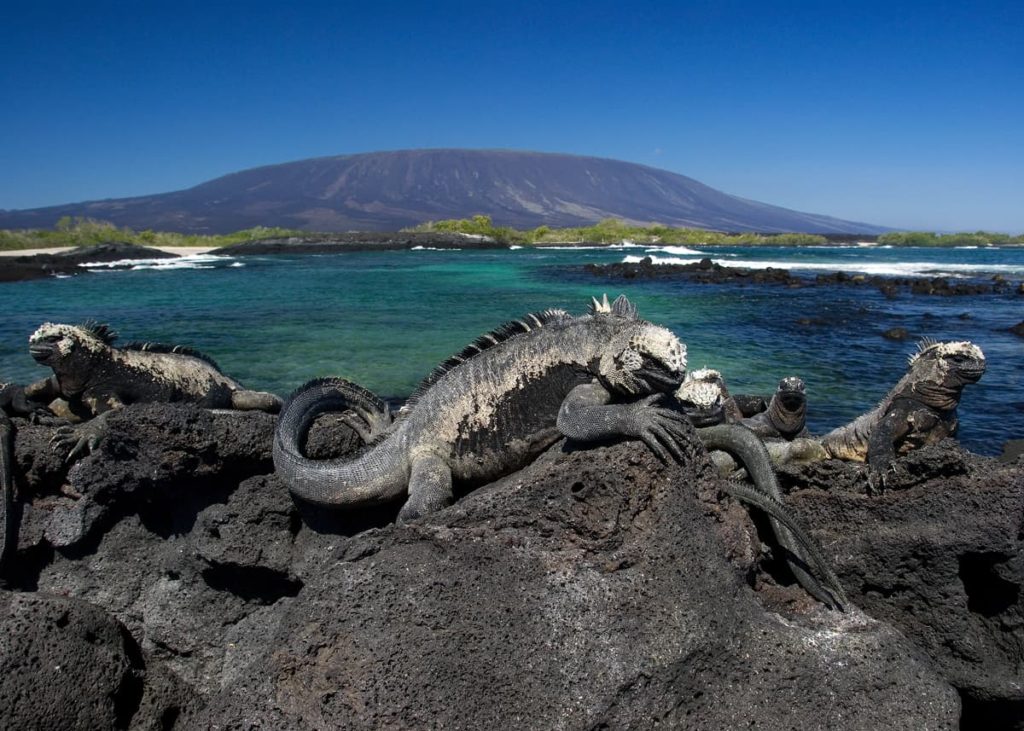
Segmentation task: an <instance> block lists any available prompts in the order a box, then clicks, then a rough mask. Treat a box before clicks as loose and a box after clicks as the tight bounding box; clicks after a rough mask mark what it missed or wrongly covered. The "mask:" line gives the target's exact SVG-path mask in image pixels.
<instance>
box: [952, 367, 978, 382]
mask: <svg viewBox="0 0 1024 731" xmlns="http://www.w3.org/2000/svg"><path fill="white" fill-rule="evenodd" d="M956 372H957V375H959V376H960V378H961V380H963V381H967V382H968V383H977V382H978V381H979V380H980V379H981V377H982V376H983V375H985V366H983V365H978V366H961V367H958V368H957V369H956Z"/></svg>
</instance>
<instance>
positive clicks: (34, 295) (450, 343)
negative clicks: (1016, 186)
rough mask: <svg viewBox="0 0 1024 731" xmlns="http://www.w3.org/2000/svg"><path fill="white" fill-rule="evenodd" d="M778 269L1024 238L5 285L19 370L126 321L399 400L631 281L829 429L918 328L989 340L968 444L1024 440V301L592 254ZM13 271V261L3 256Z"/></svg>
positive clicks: (487, 259) (135, 332)
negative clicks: (656, 270) (57, 344)
mask: <svg viewBox="0 0 1024 731" xmlns="http://www.w3.org/2000/svg"><path fill="white" fill-rule="evenodd" d="M645 256H650V257H652V259H653V260H654V261H655V262H666V263H673V262H674V263H687V262H693V261H697V260H699V259H701V258H704V257H709V258H711V259H712V260H714V261H717V262H719V263H722V264H726V265H732V266H743V267H768V266H772V267H777V268H787V269H790V270H791V271H792V272H793V273H794V274H798V275H799V274H806V275H807V276H813V275H814V274H817V273H821V272H831V271H846V272H850V273H854V272H864V273H868V274H877V275H891V276H901V277H906V276H927V277H932V276H945V277H950V278H953V277H956V278H966V279H981V280H987V279H990V278H991V277H992V276H994V275H997V274H1001V275H1003V276H1005V277H1007V278H1008V279H1011V280H1014V281H1018V280H1022V279H1024V248H1000V249H993V248H981V249H978V248H974V249H919V248H886V247H880V246H829V247H814V248H783V247H713V248H711V247H709V248H707V249H706V250H702V249H701V248H700V247H695V248H688V247H680V246H662V247H659V246H619V247H594V248H579V247H571V248H569V247H567V248H544V249H537V250H535V249H529V248H511V249H502V250H482V251H476V250H429V249H421V250H412V251H388V252H353V253H345V254H330V255H315V256H313V255H310V256H263V257H261V256H247V257H237V258H229V257H216V256H210V255H197V256H190V257H187V258H183V259H178V260H170V261H168V260H154V261H148V262H147V261H141V262H135V263H133V264H132V265H131V266H130V267H129V268H123V267H122V268H117V267H108V266H106V265H100V266H92V267H86V268H87V269H89V270H90V272H91V273H90V274H87V275H82V276H74V277H68V278H60V279H58V278H52V279H45V280H36V281H28V282H18V283H11V284H4V285H2V286H0V306H2V308H3V312H4V313H5V314H6V316H5V317H4V318H3V320H2V322H0V380H4V381H16V382H30V381H34V380H37V379H39V378H43V377H45V376H47V375H48V371H47V370H46V369H44V368H41V367H40V366H38V365H36V364H35V363H34V362H33V361H32V359H31V358H30V357H29V355H28V348H27V340H28V337H29V335H30V334H31V333H32V332H33V331H34V330H35V328H36V327H38V326H39V325H40V324H41V323H43V322H45V321H52V322H81V321H83V320H87V319H93V320H97V321H100V322H106V323H109V324H110V325H111V326H112V327H113V328H114V329H115V330H117V331H118V332H119V333H120V335H121V341H122V342H127V341H130V340H147V341H153V342H170V343H176V344H185V345H191V346H193V347H196V348H199V349H200V350H203V351H205V352H206V353H208V354H209V355H211V356H212V357H213V358H214V359H215V360H216V361H217V362H218V363H219V364H220V365H221V367H222V368H223V370H224V371H225V372H226V373H228V374H229V375H231V376H233V377H235V378H237V379H238V380H240V381H242V383H244V384H245V385H246V386H248V387H250V388H255V389H261V390H270V391H274V392H277V393H280V394H282V395H287V394H288V393H289V392H291V391H292V390H293V389H295V388H296V387H298V386H299V385H301V384H302V383H304V382H305V381H307V380H308V379H310V378H314V377H318V376H343V377H345V378H349V379H352V380H354V381H356V382H358V383H360V384H362V385H364V386H366V387H367V388H369V389H371V390H373V391H375V392H377V393H379V394H381V395H384V396H398V397H400V396H404V395H407V394H409V393H410V392H411V391H412V390H413V389H414V388H415V386H416V384H417V383H418V382H419V380H420V379H422V378H423V377H424V376H426V375H427V374H428V373H429V372H430V371H431V370H432V368H433V367H434V366H435V365H436V364H437V363H439V362H440V361H442V360H444V359H445V358H446V357H447V356H449V355H450V354H452V353H454V352H456V351H458V350H461V348H462V347H463V346H464V345H466V344H467V343H468V342H470V341H471V340H473V339H474V338H476V337H477V336H478V335H480V334H481V333H483V332H485V331H487V330H490V329H493V328H494V327H496V326H498V325H500V324H501V323H502V322H504V321H506V320H509V319H512V318H514V317H519V316H520V315H522V314H525V313H527V312H533V311H537V310H543V309H547V308H549V307H560V308H564V309H566V310H569V311H570V312H573V313H582V312H584V311H585V310H586V307H587V303H588V302H589V301H590V298H591V296H598V297H600V295H601V294H602V293H604V292H607V294H608V295H609V297H610V298H613V297H615V296H616V295H618V294H625V295H626V296H628V297H629V298H630V299H631V300H633V301H634V302H635V303H636V304H637V305H638V307H639V310H640V314H641V316H642V317H644V318H645V319H648V320H651V321H653V322H656V323H659V324H662V325H665V326H667V327H669V328H671V329H672V330H673V331H674V332H675V333H676V334H677V335H678V336H679V337H680V338H681V339H682V340H683V342H685V343H686V344H687V347H688V350H689V362H690V366H691V367H692V368H699V367H703V366H709V367H713V368H717V369H719V370H720V371H722V372H723V374H724V375H725V378H726V380H727V382H728V384H729V387H730V390H731V391H732V392H733V393H757V394H764V395H769V394H771V393H772V392H773V391H774V390H775V386H776V384H777V383H778V381H779V379H780V378H782V377H785V376H790V375H798V376H801V377H802V378H803V379H804V380H805V381H806V383H807V391H808V422H809V427H810V428H811V430H812V431H813V432H815V433H822V432H825V431H827V430H829V429H831V428H833V427H836V426H839V425H841V424H844V423H846V422H847V421H849V420H851V419H852V418H854V417H855V416H857V415H858V414H860V413H862V412H864V411H866V410H868V409H870V408H872V407H873V406H874V405H875V404H876V403H877V402H878V400H879V399H881V398H882V397H883V396H884V395H885V393H886V391H887V390H888V389H889V388H890V387H891V386H892V385H893V384H895V383H896V381H897V380H898V379H899V378H900V376H901V375H902V374H903V373H904V371H905V367H906V360H907V357H908V356H909V355H910V354H911V353H913V352H914V351H915V349H916V348H915V344H914V342H913V341H902V342H899V341H891V340H887V339H885V338H883V337H882V333H883V332H885V331H886V330H888V329H890V328H894V327H902V328H905V329H906V330H908V331H909V332H910V333H912V334H913V335H914V336H915V337H924V336H927V337H930V338H933V339H939V340H951V339H955V340H972V341H974V342H975V343H976V344H978V345H979V346H980V347H981V348H982V349H983V350H984V351H985V355H986V357H987V359H988V372H987V373H986V374H985V376H984V377H983V378H982V380H981V382H980V383H978V384H976V385H973V386H968V387H967V388H966V390H965V392H964V396H963V399H962V401H961V406H960V419H961V427H960V428H961V431H960V440H961V442H962V443H963V444H965V445H966V446H967V447H969V448H970V449H972V450H974V451H976V452H979V453H982V454H997V453H998V452H999V450H1000V446H1001V444H1002V443H1003V442H1004V441H1005V440H1007V439H1013V438H1024V338H1021V337H1019V336H1017V335H1014V334H1013V333H1011V332H1009V331H1008V328H1010V327H1011V326H1013V325H1016V324H1017V323H1019V322H1021V321H1022V320H1024V295H1019V294H1015V293H1007V294H998V295H997V294H986V295H979V296H965V297H940V296H925V295H911V294H909V293H907V294H900V295H899V296H897V297H896V298H893V299H889V298H886V297H885V296H884V295H882V294H881V293H880V292H878V291H877V290H876V289H874V288H871V287H840V286H821V287H805V288H799V289H788V288H783V287H779V286H772V285H764V286H758V285H744V284H720V285H702V284H696V283H691V282H686V281H667V280H656V281H640V280H626V281H622V282H616V281H610V282H609V281H606V280H603V279H597V278H595V277H594V276H593V275H591V274H588V273H587V272H585V271H583V265H584V264H587V263H596V264H601V263H611V262H621V261H638V260H639V259H641V258H643V257H645ZM0 266H2V262H0Z"/></svg>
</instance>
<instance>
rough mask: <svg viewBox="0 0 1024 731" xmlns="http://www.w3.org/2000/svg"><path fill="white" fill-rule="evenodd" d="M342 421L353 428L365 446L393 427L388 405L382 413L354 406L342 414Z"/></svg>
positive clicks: (384, 406) (384, 405)
mask: <svg viewBox="0 0 1024 731" xmlns="http://www.w3.org/2000/svg"><path fill="white" fill-rule="evenodd" d="M341 421H342V422H344V423H345V424H347V425H348V426H349V427H351V429H352V430H353V431H354V432H355V433H356V434H358V435H359V438H360V439H362V440H363V443H364V444H370V443H371V442H373V441H374V440H376V439H377V437H379V436H380V435H381V434H383V433H384V432H385V431H387V429H388V427H389V426H391V421H392V418H391V409H389V408H388V405H387V404H386V403H385V404H383V408H382V409H381V410H380V411H371V410H370V409H367V408H363V407H361V406H358V405H353V406H351V407H350V410H349V411H346V412H345V413H344V414H342V416H341Z"/></svg>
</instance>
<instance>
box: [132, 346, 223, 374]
mask: <svg viewBox="0 0 1024 731" xmlns="http://www.w3.org/2000/svg"><path fill="white" fill-rule="evenodd" d="M121 350H135V351H143V352H146V353H169V354H171V355H187V356H189V357H190V358H198V359H199V360H201V361H203V362H204V363H206V364H208V365H211V366H213V368H214V370H216V371H217V372H218V373H223V371H221V369H220V366H219V365H217V361H215V360H214V359H213V358H211V357H210V356H208V355H207V354H206V353H204V352H203V351H201V350H196V349H195V348H192V347H189V346H188V345H168V344H167V343H146V342H142V341H138V340H136V341H132V342H130V343H126V344H125V345H123V346H121Z"/></svg>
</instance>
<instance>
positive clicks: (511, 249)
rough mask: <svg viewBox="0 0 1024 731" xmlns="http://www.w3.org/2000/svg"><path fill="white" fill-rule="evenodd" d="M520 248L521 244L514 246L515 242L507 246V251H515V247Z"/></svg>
mask: <svg viewBox="0 0 1024 731" xmlns="http://www.w3.org/2000/svg"><path fill="white" fill-rule="evenodd" d="M521 248H523V247H522V246H516V245H515V244H512V246H510V247H508V249H509V251H515V250H516V249H521Z"/></svg>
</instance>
